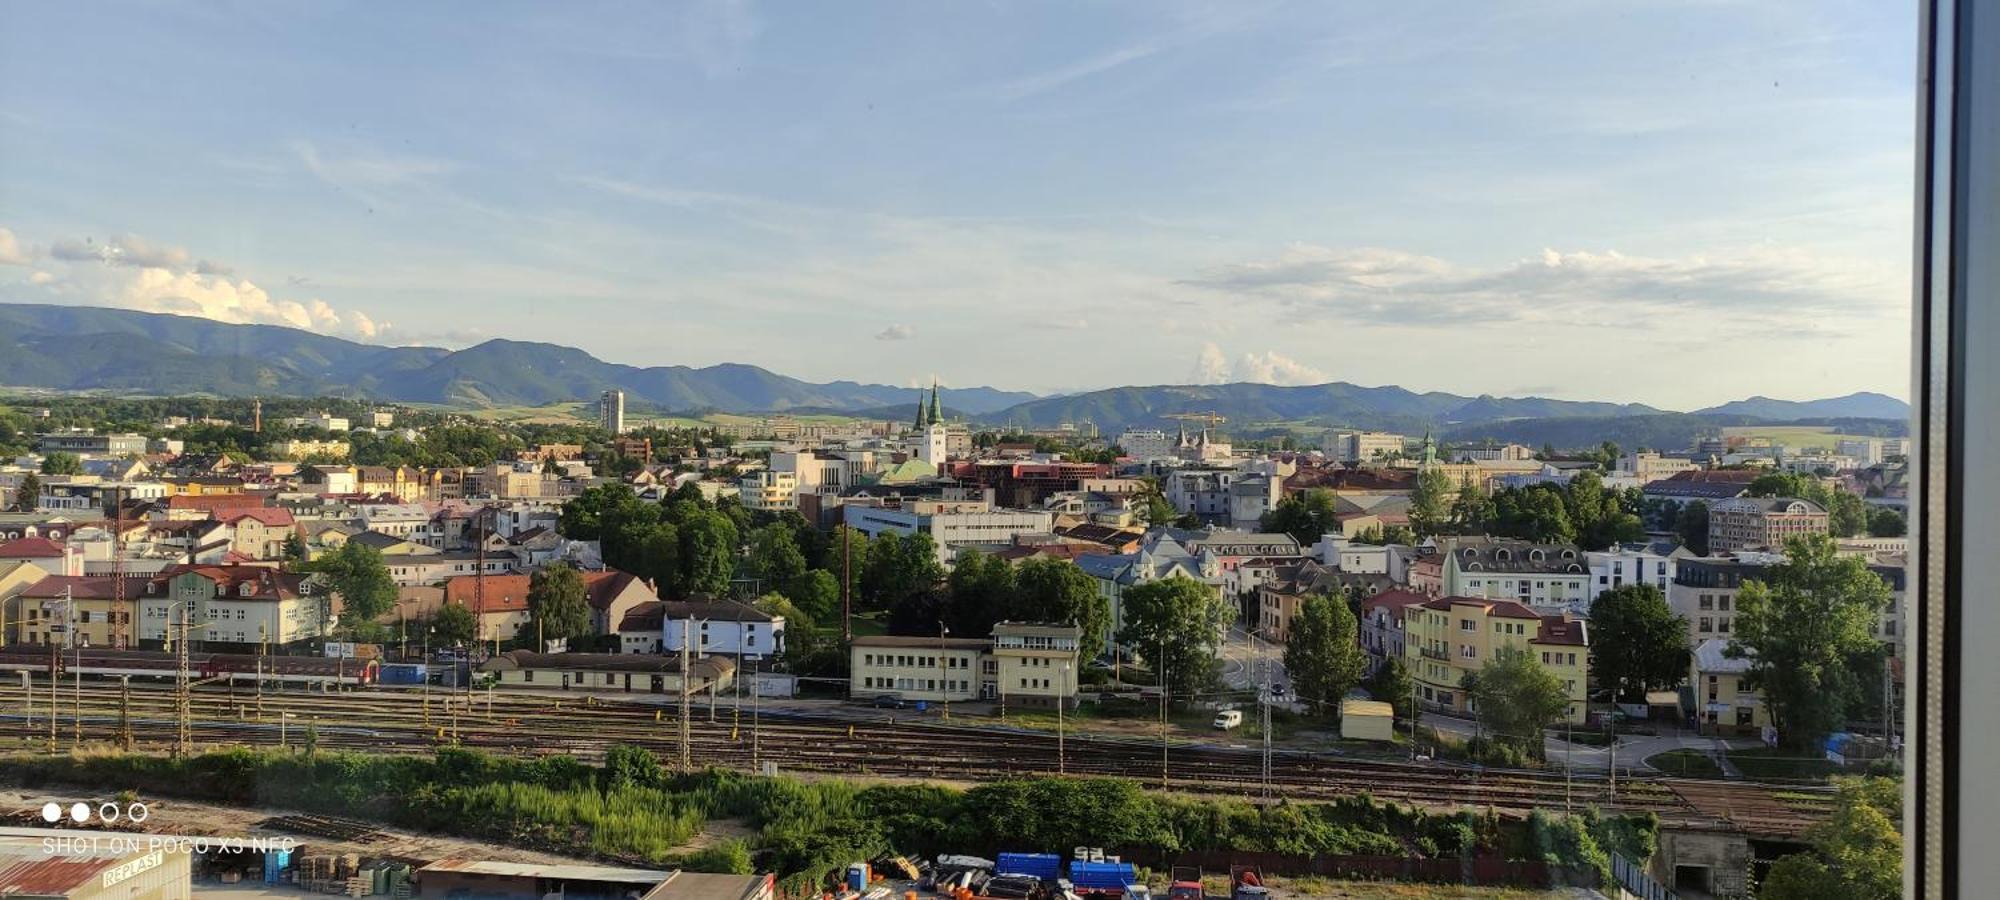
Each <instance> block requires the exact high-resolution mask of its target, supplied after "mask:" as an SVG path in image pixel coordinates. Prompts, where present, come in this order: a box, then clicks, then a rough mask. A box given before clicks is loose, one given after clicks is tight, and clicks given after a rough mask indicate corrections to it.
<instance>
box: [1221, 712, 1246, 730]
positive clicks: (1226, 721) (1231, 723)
mask: <svg viewBox="0 0 2000 900" xmlns="http://www.w3.org/2000/svg"><path fill="white" fill-rule="evenodd" d="M1242 724H1243V711H1242V710H1240V709H1225V710H1223V711H1221V712H1219V713H1216V714H1215V727H1217V728H1220V729H1222V730H1223V731H1228V730H1230V729H1232V728H1235V727H1237V726H1239V725H1242Z"/></svg>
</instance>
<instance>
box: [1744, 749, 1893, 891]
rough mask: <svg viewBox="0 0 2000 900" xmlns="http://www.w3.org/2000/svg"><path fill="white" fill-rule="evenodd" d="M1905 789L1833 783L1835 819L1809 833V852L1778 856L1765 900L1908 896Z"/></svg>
mask: <svg viewBox="0 0 2000 900" xmlns="http://www.w3.org/2000/svg"><path fill="white" fill-rule="evenodd" d="M1902 821H1903V786H1902V783H1901V782H1900V781H1898V780H1896V779H1893V778H1872V777H1855V778H1836V779H1834V804H1833V815H1832V816H1830V817H1829V818H1828V819H1827V820H1826V821H1824V822H1821V823H1819V824H1817V825H1814V826H1813V827H1812V828H1811V829H1809V830H1808V831H1807V832H1806V840H1807V841H1808V842H1809V843H1810V844H1811V845H1812V850H1811V851H1810V852H1807V853H1793V854H1790V855H1787V856H1782V857H1779V858H1778V860H1777V861H1776V862H1774V863H1772V864H1771V870H1770V872H1769V873H1768V874H1766V875H1765V877H1764V881H1763V883H1762V884H1761V885H1759V886H1758V890H1757V896H1759V897H1762V898H1766V900H1894V898H1896V897H1900V896H1902V891H1903V832H1902V824H1901V823H1902Z"/></svg>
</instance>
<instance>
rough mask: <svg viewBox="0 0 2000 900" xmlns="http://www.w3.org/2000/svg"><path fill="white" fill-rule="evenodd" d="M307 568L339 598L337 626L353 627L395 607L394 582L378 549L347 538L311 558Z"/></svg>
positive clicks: (384, 613) (380, 615)
mask: <svg viewBox="0 0 2000 900" xmlns="http://www.w3.org/2000/svg"><path fill="white" fill-rule="evenodd" d="M311 571H313V572H316V573H318V574H319V576H320V577H321V578H322V579H324V580H325V582H326V586H327V588H328V589H329V590H331V591H332V592H333V593H334V594H335V595H337V596H338V597H340V624H341V627H343V628H347V629H350V630H352V629H354V628H357V627H360V626H361V625H363V624H364V623H369V622H373V621H375V620H376V619H378V618H380V617H382V616H383V615H386V614H387V613H388V612H389V611H390V610H392V609H395V608H396V582H395V579H393V578H390V577H389V567H388V566H386V565H383V563H382V551H380V550H377V549H375V548H374V547H370V546H368V545H367V544H364V543H361V542H360V541H348V542H347V543H345V544H342V545H340V548H339V549H337V550H334V551H333V552H331V553H328V554H326V555H325V556H322V557H320V558H319V559H317V560H314V561H313V563H312V566H311Z"/></svg>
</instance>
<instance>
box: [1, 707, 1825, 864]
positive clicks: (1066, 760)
mask: <svg viewBox="0 0 2000 900" xmlns="http://www.w3.org/2000/svg"><path fill="white" fill-rule="evenodd" d="M29 699H30V698H29V692H28V691H24V690H23V688H22V686H21V685H19V684H18V683H16V684H6V683H5V682H0V742H4V741H6V740H8V739H10V738H11V739H13V740H15V741H17V742H19V743H18V745H20V746H26V747H39V746H45V745H46V744H47V742H48V738H49V728H48V726H49V721H48V720H49V716H50V710H49V706H48V702H49V697H48V686H47V683H46V682H38V683H36V685H35V687H34V688H33V689H32V700H33V701H34V702H33V704H32V705H30V704H29V703H28V702H27V701H28V700H29ZM190 713H191V723H190V724H191V729H192V732H193V734H194V738H195V741H196V742H197V744H200V745H203V746H209V747H212V746H262V747H269V746H276V745H277V744H278V743H280V741H281V740H283V741H286V742H289V743H291V744H293V745H296V744H298V743H299V742H300V741H301V740H302V739H303V737H304V731H305V728H306V727H308V726H310V727H311V728H312V730H313V732H314V739H315V740H316V741H317V743H318V746H320V747H323V748H328V749H354V750H368V751H374V752H388V753H417V752H428V751H429V750H430V749H431V748H433V747H436V746H439V745H441V744H451V743H455V744H457V745H460V746H467V747H474V748H478V749H483V750H488V751H493V752H498V753H505V754H512V755H538V754H546V753H557V752H559V753H568V754H573V755H576V756H579V757H581V758H584V759H597V758H600V757H601V755H602V753H603V752H604V750H605V749H606V748H607V747H609V746H610V745H612V744H614V743H628V744H634V745H637V746H642V747H645V748H647V749H649V750H652V751H654V752H655V753H657V754H659V755H660V756H661V758H662V759H663V760H664V761H666V762H668V763H670V764H672V763H678V761H679V759H680V754H681V740H680V728H679V725H680V723H679V717H678V708H677V707H674V706H665V707H663V706H660V705H657V704H646V703H632V702H625V701H616V700H614V701H601V700H595V699H591V700H585V699H583V698H576V699H571V698H560V699H559V698H554V697H549V696H542V695H520V694H507V693H498V692H477V693H471V694H468V693H466V692H462V691H446V690H435V691H430V692H424V691H411V690H400V691H367V690H363V691H349V692H334V693H320V692H316V691H312V692H308V691H274V690H259V689H258V688H257V687H256V686H254V685H247V686H246V685H238V686H230V685H226V684H212V685H204V686H201V687H199V688H196V689H194V690H192V691H191V696H190ZM711 715H713V717H714V718H713V720H711V718H710V716H711ZM174 716H175V697H174V692H173V690H172V687H171V686H170V685H156V684H142V683H140V682H139V681H136V680H135V681H134V682H133V683H132V684H131V686H130V692H129V699H127V696H126V694H125V692H124V691H123V690H122V689H121V688H120V687H119V686H118V685H115V684H104V683H90V682H87V683H84V684H82V685H80V686H79V685H77V684H75V683H74V682H66V683H64V684H61V685H59V686H58V691H57V698H56V709H55V720H56V729H55V731H56V744H57V746H58V747H68V746H70V745H71V744H72V743H77V742H81V743H84V744H97V745H102V744H106V743H113V742H116V741H117V740H119V738H120V737H121V734H122V732H123V731H124V730H125V729H128V728H129V730H130V732H131V735H132V739H133V741H134V743H135V744H137V745H141V746H171V745H172V743H173V741H174V739H175V735H176V729H175V719H174ZM688 732H689V734H688V747H687V752H688V755H689V757H690V759H691V761H692V763H693V764H694V765H696V766H717V767H723V768H732V769H739V770H749V771H755V770H757V769H759V768H761V767H762V766H764V765H766V764H770V765H775V766H777V767H779V768H781V769H784V770H787V771H794V772H808V773H820V774H831V775H850V776H870V777H884V778H925V779H941V780H952V781H967V782H976V781H987V780H992V779H996V778H1004V777H1009V776H1025V775H1054V774H1057V773H1058V772H1061V773H1065V774H1069V775H1077V776H1085V775H1088V776H1108V777H1119V778H1128V779H1135V780H1138V781H1140V782H1142V783H1145V784H1148V785H1152V786H1165V787H1168V788H1171V789H1173V790H1178V791H1186V792H1199V793H1208V794H1224V795H1234V796H1239V797H1248V798H1253V799H1254V798H1259V797H1270V798H1291V799H1332V798H1337V797H1343V796H1351V795H1354V794H1359V793H1364V792H1365V793H1368V794H1370V795H1373V796H1375V797H1378V798H1382V799H1391V800H1398V801H1404V802H1410V803H1416V804H1422V805H1427V806H1441V807H1471V808H1491V809H1495V810H1499V811H1506V812H1525V811H1528V810H1533V809H1544V810H1560V809H1582V808H1585V807H1596V808H1598V809H1600V810H1605V811H1627V812H1652V813H1655V814H1657V815H1659V816H1660V817H1661V818H1662V820H1663V821H1666V822H1669V823H1690V824H1696V823H1713V822H1715V821H1716V820H1717V818H1718V816H1717V815H1716V814H1715V810H1717V809H1730V808H1741V809H1756V810H1758V817H1757V819H1756V820H1755V823H1756V824H1755V827H1757V828H1760V829H1764V830H1766V831H1768V832H1771V833H1774V834H1781V833H1796V831H1797V830H1799V829H1803V828H1804V827H1805V826H1806V825H1809V824H1811V823H1812V822H1814V821H1817V820H1819V819H1822V818H1824V817H1825V815H1826V812H1827V809H1828V803H1829V801H1827V800H1826V799H1825V797H1826V795H1825V793H1824V792H1822V791H1816V790H1812V789H1804V790H1801V789H1797V788H1787V789H1786V791H1785V795H1784V797H1783V798H1780V797H1779V796H1778V795H1777V794H1776V793H1774V792H1773V791H1772V790H1771V789H1770V788H1768V787H1766V786H1762V785H1755V784H1748V783H1743V782H1710V781H1698V780H1690V779H1667V778H1658V777H1638V778H1624V777H1621V778H1620V779H1618V781H1617V783H1616V785H1615V787H1614V786H1613V784H1612V783H1611V781H1610V780H1609V779H1606V778H1602V777H1585V776H1581V775H1579V776H1577V777H1575V778H1565V777H1564V776H1563V775H1561V774H1560V773H1547V772H1530V771H1520V770H1479V769H1473V768H1462V767H1450V766H1440V765H1422V764H1413V763H1405V762H1395V761H1386V760H1375V759H1360V758H1354V757H1343V756H1330V755H1322V754H1313V753H1305V752H1299V751H1279V752H1274V753H1273V754H1272V762H1271V773H1270V776H1269V779H1268V780H1266V779H1265V778H1264V777H1263V775H1262V760H1261V756H1260V754H1259V753H1258V752H1257V751H1250V750H1237V749H1232V748H1223V747H1215V746H1208V745H1187V744H1172V745H1169V746H1168V747H1167V748H1166V753H1165V760H1164V765H1163V760H1162V748H1161V744H1160V743H1159V742H1157V741H1148V740H1140V739H1120V738H1110V737H1103V736H1070V737H1068V738H1067V739H1066V740H1065V741H1062V742H1061V746H1060V747H1059V745H1058V740H1057V738H1056V736H1055V735H1052V734H1048V733H1046V732H1040V731H1027V730H1021V729H1011V728H1002V727H993V726H981V725H966V724H959V723H941V722H934V721H926V722H910V721H907V720H904V721H897V722H890V721H887V720H884V721H849V720H845V719H837V718H831V717H817V716H810V715H801V714H797V713H785V714H776V713H773V714H764V715H754V714H753V713H752V712H751V711H749V710H744V709H742V708H740V707H721V708H719V709H716V710H715V711H714V712H713V713H712V714H711V712H710V711H709V709H708V708H707V706H706V704H705V703H702V704H697V705H696V707H695V709H694V710H693V714H692V715H691V716H690V718H689V722H688ZM1682 788H1685V789H1682ZM1690 797H1694V798H1697V799H1699V800H1700V801H1701V802H1699V803H1696V802H1692V801H1690V800H1689V799H1688V798H1690Z"/></svg>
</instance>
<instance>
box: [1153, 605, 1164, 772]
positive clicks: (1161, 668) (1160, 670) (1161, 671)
mask: <svg viewBox="0 0 2000 900" xmlns="http://www.w3.org/2000/svg"><path fill="white" fill-rule="evenodd" d="M1153 668H1154V669H1157V670H1158V673H1159V676H1160V678H1159V681H1160V787H1161V788H1162V789H1164V788H1166V786H1167V639H1166V636H1164V635H1162V636H1161V637H1160V661H1159V664H1158V665H1156V666H1154V667H1153Z"/></svg>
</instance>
